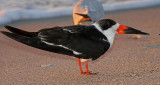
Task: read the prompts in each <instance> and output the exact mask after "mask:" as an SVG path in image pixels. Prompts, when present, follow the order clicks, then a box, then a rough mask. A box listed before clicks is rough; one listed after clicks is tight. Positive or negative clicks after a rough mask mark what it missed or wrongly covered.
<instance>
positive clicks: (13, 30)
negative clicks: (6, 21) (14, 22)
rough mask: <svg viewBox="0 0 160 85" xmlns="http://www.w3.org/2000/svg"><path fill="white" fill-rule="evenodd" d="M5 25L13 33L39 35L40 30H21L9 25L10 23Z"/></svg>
mask: <svg viewBox="0 0 160 85" xmlns="http://www.w3.org/2000/svg"><path fill="white" fill-rule="evenodd" d="M4 27H5V28H6V29H8V30H9V31H11V32H12V33H14V34H17V35H21V36H26V37H37V35H38V32H27V31H24V30H20V29H18V28H15V27H11V26H8V25H5V26H4ZM2 33H3V34H4V32H2Z"/></svg>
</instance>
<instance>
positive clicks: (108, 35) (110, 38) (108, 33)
mask: <svg viewBox="0 0 160 85" xmlns="http://www.w3.org/2000/svg"><path fill="white" fill-rule="evenodd" d="M93 26H95V28H96V29H97V30H98V31H100V32H101V33H102V34H103V35H105V36H106V38H107V39H108V41H109V43H110V46H112V44H113V42H114V36H115V34H116V31H115V29H112V28H109V29H107V30H102V28H101V27H100V26H99V25H98V24H97V23H94V24H93Z"/></svg>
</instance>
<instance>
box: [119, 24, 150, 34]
mask: <svg viewBox="0 0 160 85" xmlns="http://www.w3.org/2000/svg"><path fill="white" fill-rule="evenodd" d="M117 32H118V34H142V35H149V33H146V32H142V31H140V30H137V29H135V28H132V27H128V26H124V25H120V26H119V28H118V29H117Z"/></svg>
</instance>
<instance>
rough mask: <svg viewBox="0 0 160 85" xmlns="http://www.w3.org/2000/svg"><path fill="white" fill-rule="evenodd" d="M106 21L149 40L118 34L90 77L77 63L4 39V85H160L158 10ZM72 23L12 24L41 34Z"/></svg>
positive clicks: (0, 83)
mask: <svg viewBox="0 0 160 85" xmlns="http://www.w3.org/2000/svg"><path fill="white" fill-rule="evenodd" d="M106 18H111V19H114V20H115V21H118V22H119V23H120V24H123V25H128V26H132V27H135V28H137V29H140V30H143V31H145V32H149V33H150V34H151V35H150V36H141V38H140V39H132V35H116V37H115V42H114V45H113V47H112V48H111V49H110V50H109V51H108V52H107V53H106V54H105V55H103V56H102V58H100V59H98V60H96V61H90V62H89V69H90V71H92V72H97V75H93V76H87V75H81V74H80V71H79V67H78V62H77V59H76V58H73V57H71V56H66V55H61V54H56V53H51V52H46V51H43V50H39V49H36V48H32V47H29V46H26V45H24V44H21V43H19V42H16V41H14V40H12V39H10V38H8V37H6V36H4V35H2V34H0V85H83V84H86V85H160V36H159V35H158V34H160V23H159V22H160V7H155V8H150V9H143V10H134V11H124V12H123V11H122V12H119V13H113V14H112V13H111V14H109V15H106ZM72 24H73V22H72V17H71V16H67V17H61V18H54V19H53V18H50V19H39V20H26V21H24V20H22V21H17V22H13V23H10V24H9V25H12V26H16V27H19V28H21V29H24V30H27V31H37V30H39V29H41V28H47V27H53V26H57V25H58V26H64V25H72ZM1 28H3V27H2V26H1ZM1 30H4V29H1ZM83 68H84V67H83ZM84 70H85V68H84Z"/></svg>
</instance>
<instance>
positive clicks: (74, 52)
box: [42, 40, 82, 55]
mask: <svg viewBox="0 0 160 85" xmlns="http://www.w3.org/2000/svg"><path fill="white" fill-rule="evenodd" d="M42 42H44V43H46V44H47V45H53V46H59V47H62V48H65V49H67V50H70V51H72V52H73V54H75V55H81V54H82V53H80V52H77V51H75V50H72V49H70V48H68V47H65V46H63V45H55V44H54V43H49V42H46V41H43V40H42Z"/></svg>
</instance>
